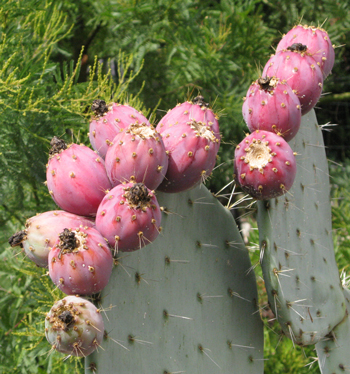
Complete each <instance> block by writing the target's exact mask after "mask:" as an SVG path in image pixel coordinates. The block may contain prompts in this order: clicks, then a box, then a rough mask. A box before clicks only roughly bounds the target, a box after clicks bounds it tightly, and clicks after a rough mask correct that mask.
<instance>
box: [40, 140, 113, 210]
mask: <svg viewBox="0 0 350 374" xmlns="http://www.w3.org/2000/svg"><path fill="white" fill-rule="evenodd" d="M46 178H47V187H48V189H49V192H50V195H51V196H52V198H53V199H54V201H55V203H56V204H57V205H58V206H59V207H60V208H61V209H63V210H66V211H67V212H71V213H74V214H78V215H81V216H94V215H95V214H96V212H97V208H98V206H99V204H100V202H101V200H102V199H103V197H104V196H105V191H106V190H109V189H110V188H111V187H112V186H111V183H110V181H109V179H108V176H107V173H106V169H105V164H104V160H103V159H102V158H101V157H100V156H98V155H97V154H96V153H95V152H94V151H93V150H92V149H90V148H89V147H87V146H85V145H83V144H81V145H78V144H74V143H73V144H70V145H68V146H67V149H63V150H61V151H59V152H58V153H54V154H51V155H50V157H49V162H48V164H47V169H46Z"/></svg>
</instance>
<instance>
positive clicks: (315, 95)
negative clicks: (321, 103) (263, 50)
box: [262, 44, 323, 115]
mask: <svg viewBox="0 0 350 374" xmlns="http://www.w3.org/2000/svg"><path fill="white" fill-rule="evenodd" d="M262 76H263V77H265V76H268V77H277V78H279V79H281V80H282V81H286V82H287V83H288V84H289V85H290V86H291V87H292V89H293V91H294V92H295V93H296V94H297V96H298V98H299V100H300V104H301V114H302V115H304V114H306V113H308V112H309V111H310V110H311V109H312V108H313V107H314V106H315V105H316V103H317V101H318V100H319V98H320V96H321V93H322V88H323V73H322V71H321V69H320V67H319V66H318V65H317V63H316V61H315V60H314V58H313V57H311V56H310V55H309V54H308V53H307V52H306V46H305V45H303V44H293V45H292V46H290V47H288V48H287V49H286V50H282V51H280V52H278V53H276V54H275V55H273V56H272V57H271V58H270V59H269V61H268V62H267V63H266V65H265V67H264V70H263V73H262Z"/></svg>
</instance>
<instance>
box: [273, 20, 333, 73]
mask: <svg viewBox="0 0 350 374" xmlns="http://www.w3.org/2000/svg"><path fill="white" fill-rule="evenodd" d="M295 43H302V44H304V45H306V46H307V50H306V51H307V53H309V54H310V55H311V56H312V57H313V58H314V59H315V60H316V63H317V65H318V66H319V67H320V68H321V70H322V72H323V76H324V78H326V77H327V76H328V75H329V74H330V72H331V70H332V68H333V65H334V58H335V53H334V46H333V45H332V43H331V40H330V38H329V35H328V33H327V32H326V30H324V29H322V28H321V27H315V26H308V25H297V26H294V27H293V28H292V29H291V30H290V31H288V32H287V34H285V35H283V37H282V39H281V41H280V42H279V43H278V45H277V48H276V52H279V51H281V50H283V49H287V48H288V47H290V46H291V45H293V44H295Z"/></svg>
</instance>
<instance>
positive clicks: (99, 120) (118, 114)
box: [89, 100, 151, 158]
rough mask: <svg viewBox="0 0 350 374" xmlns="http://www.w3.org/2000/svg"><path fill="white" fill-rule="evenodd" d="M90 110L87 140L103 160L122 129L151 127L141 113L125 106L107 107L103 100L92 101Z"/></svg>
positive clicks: (114, 104)
mask: <svg viewBox="0 0 350 374" xmlns="http://www.w3.org/2000/svg"><path fill="white" fill-rule="evenodd" d="M91 109H92V111H93V112H94V116H93V118H92V121H91V122H90V129H89V139H90V142H91V145H92V148H93V149H94V150H95V151H97V152H98V154H99V155H100V156H101V157H102V158H105V156H106V153H107V150H108V147H109V146H110V145H112V142H113V139H114V137H115V136H116V135H117V134H118V133H119V132H120V131H122V130H123V129H125V128H127V127H129V126H130V125H131V124H135V123H136V124H140V123H143V124H145V125H147V126H151V124H150V122H149V121H148V119H147V118H146V117H145V116H144V115H143V114H142V113H140V112H138V111H137V110H136V109H135V108H133V107H131V106H129V105H126V104H125V105H122V104H118V103H110V104H108V105H107V104H106V102H105V101H103V100H94V102H93V104H92V106H91Z"/></svg>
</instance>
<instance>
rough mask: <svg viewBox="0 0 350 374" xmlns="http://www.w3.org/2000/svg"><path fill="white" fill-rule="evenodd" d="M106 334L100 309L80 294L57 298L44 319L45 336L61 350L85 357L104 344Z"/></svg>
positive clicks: (54, 346)
mask: <svg viewBox="0 0 350 374" xmlns="http://www.w3.org/2000/svg"><path fill="white" fill-rule="evenodd" d="M103 335H104V323H103V319H102V316H101V313H100V311H99V310H98V309H97V308H96V307H95V305H94V304H92V303H91V302H90V301H88V300H85V299H83V298H81V297H77V296H66V297H65V298H63V299H62V300H59V301H56V302H55V303H54V305H53V306H52V308H51V309H50V311H49V312H48V313H47V315H46V318H45V336H46V339H47V340H48V342H49V343H50V344H51V345H52V348H53V349H55V350H56V351H58V352H61V353H65V354H68V355H73V356H78V357H86V356H88V355H89V354H90V353H92V352H93V351H94V350H95V349H96V348H98V347H99V346H100V345H101V343H102V339H103Z"/></svg>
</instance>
